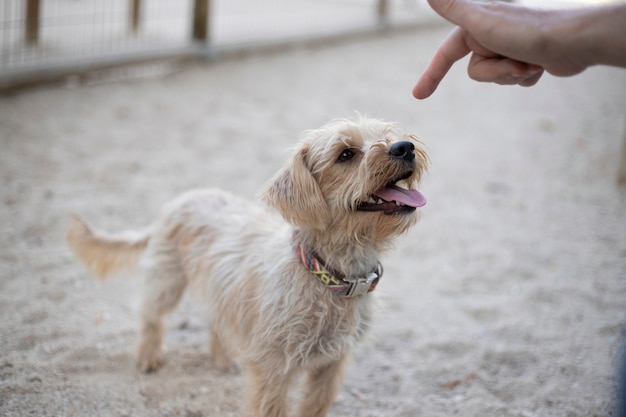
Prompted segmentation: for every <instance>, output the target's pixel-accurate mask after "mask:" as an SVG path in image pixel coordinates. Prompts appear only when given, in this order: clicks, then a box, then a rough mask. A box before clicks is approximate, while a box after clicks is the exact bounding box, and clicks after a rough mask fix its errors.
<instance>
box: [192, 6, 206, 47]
mask: <svg viewBox="0 0 626 417" xmlns="http://www.w3.org/2000/svg"><path fill="white" fill-rule="evenodd" d="M209 9H210V0H194V3H193V27H192V33H191V37H192V38H193V40H194V41H201V42H204V43H208V42H209Z"/></svg>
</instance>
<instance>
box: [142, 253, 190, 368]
mask: <svg viewBox="0 0 626 417" xmlns="http://www.w3.org/2000/svg"><path fill="white" fill-rule="evenodd" d="M147 260H148V262H149V264H146V265H143V271H144V274H145V284H144V285H145V287H146V288H145V290H144V295H143V301H142V306H141V330H140V333H139V347H138V361H139V368H140V369H141V370H142V371H144V372H151V371H155V370H156V369H157V368H158V367H159V366H160V365H161V362H162V358H161V345H162V342H163V336H164V333H165V325H164V321H163V319H164V316H165V315H166V314H167V313H169V312H171V311H172V310H174V308H175V307H176V306H177V305H178V302H179V301H180V299H181V297H182V295H183V292H184V290H185V286H186V284H187V279H186V277H185V273H184V271H183V268H182V266H181V264H180V260H179V256H178V253H177V251H176V248H175V246H174V245H172V243H171V242H167V241H166V242H154V244H153V245H152V246H151V247H150V248H149V253H148V256H147Z"/></svg>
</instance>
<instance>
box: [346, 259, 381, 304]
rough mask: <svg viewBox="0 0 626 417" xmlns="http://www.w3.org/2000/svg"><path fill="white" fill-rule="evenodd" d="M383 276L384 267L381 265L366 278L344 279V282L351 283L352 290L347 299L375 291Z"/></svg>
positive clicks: (349, 291) (347, 294)
mask: <svg viewBox="0 0 626 417" xmlns="http://www.w3.org/2000/svg"><path fill="white" fill-rule="evenodd" d="M381 276H382V265H381V264H380V263H379V264H378V267H377V268H376V271H374V272H370V273H369V274H368V275H367V276H366V277H365V278H344V281H346V282H349V283H350V289H349V290H348V292H347V293H346V295H345V296H346V297H348V298H352V297H358V296H359V295H363V294H367V293H368V292H371V291H374V288H376V284H378V280H379V279H380V277H381Z"/></svg>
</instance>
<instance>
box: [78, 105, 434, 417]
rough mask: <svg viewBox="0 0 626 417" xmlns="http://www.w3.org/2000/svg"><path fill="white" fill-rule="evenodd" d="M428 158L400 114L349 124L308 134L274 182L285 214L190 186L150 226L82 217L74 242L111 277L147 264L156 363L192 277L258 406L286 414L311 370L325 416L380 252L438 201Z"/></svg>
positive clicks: (144, 356) (144, 322) (151, 354)
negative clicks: (115, 227) (427, 192)
mask: <svg viewBox="0 0 626 417" xmlns="http://www.w3.org/2000/svg"><path fill="white" fill-rule="evenodd" d="M426 164H427V157H426V154H425V152H424V151H423V150H422V149H421V148H420V147H419V142H418V140H417V137H416V136H414V135H411V134H405V133H402V132H401V131H400V130H399V129H398V128H397V127H396V126H395V125H393V124H390V123H386V122H382V121H379V120H374V119H369V118H365V117H359V118H358V119H357V120H354V121H352V120H337V121H333V122H331V123H329V124H328V125H326V126H323V127H322V128H320V129H316V130H310V131H307V132H305V133H304V135H303V138H302V140H301V142H300V143H299V145H298V147H297V148H296V151H295V155H294V156H293V158H292V159H291V160H290V162H289V163H288V164H287V166H286V167H284V168H283V169H282V170H281V171H279V172H278V173H277V174H276V175H275V177H274V178H273V179H272V180H271V181H270V182H269V184H268V186H267V188H266V190H265V191H264V193H263V200H264V201H265V202H266V203H267V204H268V205H269V206H271V207H273V208H275V209H276V210H277V211H278V212H279V213H280V214H281V215H282V217H283V219H284V220H283V219H280V217H279V216H276V215H275V214H274V213H273V212H272V211H269V210H267V209H266V208H264V207H260V206H258V205H255V204H251V203H249V202H247V201H244V200H242V199H240V198H238V197H236V196H234V195H231V194H229V193H226V192H224V191H220V190H216V189H213V190H203V191H192V192H189V193H186V194H184V195H182V196H181V197H179V198H178V199H176V200H174V201H173V202H172V203H170V204H169V205H167V206H166V207H165V209H164V211H163V213H162V215H161V216H160V218H159V219H158V220H157V221H156V222H154V223H153V225H152V226H151V227H149V228H148V229H146V230H145V231H143V232H130V233H125V234H116V235H113V234H106V233H103V232H98V231H95V230H92V229H91V228H90V227H89V226H87V225H86V224H85V223H84V222H82V221H81V220H79V219H78V218H74V219H72V221H71V223H70V225H69V227H68V230H67V240H68V242H69V246H70V247H71V248H72V250H73V251H74V252H75V253H76V255H77V256H78V257H79V258H80V259H81V260H82V261H83V262H84V263H85V264H86V265H87V266H88V267H89V268H90V269H91V270H92V271H93V272H94V273H95V274H97V275H98V276H100V277H104V276H106V275H107V274H109V273H112V272H114V271H116V270H119V269H122V268H124V267H129V266H133V265H135V264H136V263H139V265H140V270H141V272H142V274H143V275H144V276H145V279H146V288H145V292H144V294H143V303H142V310H141V330H140V334H139V352H138V360H139V367H140V368H141V369H142V370H143V371H153V370H155V369H157V368H158V367H159V365H160V363H161V344H162V339H163V335H164V325H163V318H164V315H165V314H167V313H169V312H171V311H172V310H173V309H174V308H175V307H176V305H177V304H178V302H179V300H180V298H181V296H182V294H183V291H184V290H185V287H186V286H187V285H191V286H194V289H195V290H196V292H199V293H200V294H201V296H202V299H203V300H204V302H205V304H206V306H207V308H208V309H209V313H210V314H209V317H210V319H209V332H210V336H211V338H210V340H211V342H210V349H211V355H212V359H213V361H214V363H215V365H216V366H217V367H220V368H224V369H228V368H230V367H231V366H232V364H233V362H232V359H231V358H232V357H237V358H240V360H241V361H242V363H243V365H244V369H245V372H246V373H247V379H248V384H249V386H248V393H247V395H246V400H245V412H246V413H247V415H250V416H262V417H285V416H286V415H287V397H288V396H287V394H288V389H289V387H290V385H292V384H293V381H294V377H295V376H296V375H297V374H298V373H300V372H304V373H306V379H305V381H304V382H303V383H304V384H305V385H304V389H305V391H304V394H303V396H302V400H301V401H300V402H301V404H300V406H299V414H298V415H299V416H302V417H305V416H311V417H312V416H316V417H321V416H325V415H326V414H327V412H328V409H329V407H330V405H331V403H332V402H333V400H334V398H335V396H336V395H337V392H338V390H339V386H340V384H341V381H342V369H343V367H344V365H345V362H346V357H347V355H348V352H349V351H350V350H351V349H352V348H353V347H354V346H355V345H356V344H357V342H358V341H359V340H360V339H361V338H362V336H363V334H364V333H365V332H366V330H367V329H368V327H369V326H370V324H371V320H372V314H373V311H372V309H373V304H372V301H373V300H372V298H371V295H368V293H369V292H371V291H372V290H373V289H374V288H375V287H376V284H377V282H378V280H379V279H380V278H381V275H382V267H381V264H380V261H379V259H380V256H381V254H382V253H383V252H384V251H385V250H386V249H388V248H389V246H390V243H391V240H392V239H393V238H394V237H396V236H398V235H400V234H401V233H403V232H405V231H406V230H407V229H408V228H409V227H410V226H412V225H413V224H414V223H415V222H416V220H417V218H418V215H417V210H416V209H417V208H418V207H421V206H423V205H424V204H425V203H426V200H425V199H424V197H423V196H422V195H421V194H420V193H419V191H417V190H416V189H415V188H416V186H417V184H418V182H419V180H420V176H421V174H422V172H423V170H424V169H425V167H426ZM139 258H141V262H139Z"/></svg>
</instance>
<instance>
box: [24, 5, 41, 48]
mask: <svg viewBox="0 0 626 417" xmlns="http://www.w3.org/2000/svg"><path fill="white" fill-rule="evenodd" d="M40 5H41V4H40V0H26V33H25V36H26V43H27V44H29V45H36V44H37V42H39V16H40V13H39V12H40V10H41V8H40Z"/></svg>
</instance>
